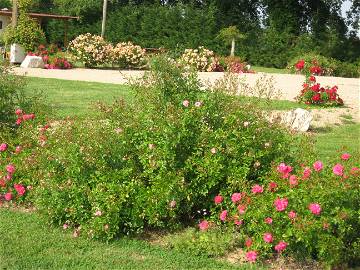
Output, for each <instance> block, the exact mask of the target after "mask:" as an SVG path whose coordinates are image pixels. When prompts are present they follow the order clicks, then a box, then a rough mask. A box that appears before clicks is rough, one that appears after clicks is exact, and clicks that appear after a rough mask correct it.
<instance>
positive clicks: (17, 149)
mask: <svg viewBox="0 0 360 270" xmlns="http://www.w3.org/2000/svg"><path fill="white" fill-rule="evenodd" d="M21 150H22V147H21V146H20V145H19V146H16V148H15V153H16V154H19V153H20V152H21Z"/></svg>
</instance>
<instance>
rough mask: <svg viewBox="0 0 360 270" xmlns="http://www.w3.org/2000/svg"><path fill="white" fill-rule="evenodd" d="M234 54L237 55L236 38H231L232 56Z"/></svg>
mask: <svg viewBox="0 0 360 270" xmlns="http://www.w3.org/2000/svg"><path fill="white" fill-rule="evenodd" d="M234 55H235V38H233V39H232V40H231V51H230V56H234Z"/></svg>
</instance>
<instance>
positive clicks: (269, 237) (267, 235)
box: [263, 233, 273, 243]
mask: <svg viewBox="0 0 360 270" xmlns="http://www.w3.org/2000/svg"><path fill="white" fill-rule="evenodd" d="M263 239H264V241H265V242H266V243H271V242H272V241H273V236H272V234H271V233H264V236H263Z"/></svg>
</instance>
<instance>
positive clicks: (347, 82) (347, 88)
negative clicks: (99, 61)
mask: <svg viewBox="0 0 360 270" xmlns="http://www.w3.org/2000/svg"><path fill="white" fill-rule="evenodd" d="M14 72H15V73H16V74H21V75H26V76H31V77H41V78H55V79H64V80H78V81H91V82H101V83H113V84H125V83H126V82H127V78H129V77H140V76H142V74H143V71H133V70H132V71H130V70H123V71H118V70H100V69H82V68H76V69H70V70H46V69H24V68H14ZM263 75H264V73H261V72H259V73H256V74H241V75H239V76H240V78H245V80H246V82H247V83H248V84H249V85H250V86H251V85H254V84H255V83H256V81H257V80H258V79H261V78H262V77H263ZM267 75H268V76H272V77H273V78H274V86H275V87H276V88H277V89H279V90H280V91H281V92H282V96H281V98H280V99H283V100H290V101H294V97H295V96H297V95H298V93H299V91H300V89H301V86H302V84H303V82H304V76H302V75H293V74H267ZM222 76H223V73H221V72H200V73H199V77H200V79H201V80H202V81H204V82H205V81H207V82H210V83H213V82H215V81H216V80H217V79H220V78H221V77H222ZM317 81H318V82H319V83H320V84H321V85H324V86H326V85H329V86H333V85H337V86H338V87H339V90H338V93H339V95H340V97H341V98H343V100H344V102H345V105H346V108H341V109H328V110H326V114H324V113H323V112H324V110H313V113H314V119H315V120H318V121H320V122H322V123H331V124H341V117H340V116H341V115H343V116H344V115H351V118H352V121H356V122H360V112H359V104H360V79H359V78H341V77H325V76H324V77H317Z"/></svg>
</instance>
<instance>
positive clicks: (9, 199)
mask: <svg viewBox="0 0 360 270" xmlns="http://www.w3.org/2000/svg"><path fill="white" fill-rule="evenodd" d="M4 198H5V200H6V201H11V199H12V193H11V192H8V193H6V194H5V195H4Z"/></svg>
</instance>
